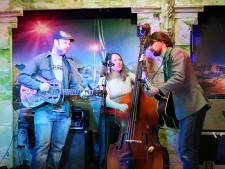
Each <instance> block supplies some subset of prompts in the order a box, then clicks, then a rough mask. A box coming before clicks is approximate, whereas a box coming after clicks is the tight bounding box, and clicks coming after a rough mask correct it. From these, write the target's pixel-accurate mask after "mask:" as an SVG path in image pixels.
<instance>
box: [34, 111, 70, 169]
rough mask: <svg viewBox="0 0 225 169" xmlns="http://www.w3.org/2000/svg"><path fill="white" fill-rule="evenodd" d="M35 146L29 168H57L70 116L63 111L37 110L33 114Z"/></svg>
mask: <svg viewBox="0 0 225 169" xmlns="http://www.w3.org/2000/svg"><path fill="white" fill-rule="evenodd" d="M34 125H35V147H34V151H33V157H32V161H31V166H30V168H31V169H46V168H51V169H57V168H58V165H59V162H60V159H61V155H62V148H63V147H64V144H65V141H66V137H67V135H68V132H69V128H70V125H71V118H70V117H69V118H67V117H66V115H65V113H57V112H54V113H52V112H47V111H39V112H36V113H35V115H34Z"/></svg>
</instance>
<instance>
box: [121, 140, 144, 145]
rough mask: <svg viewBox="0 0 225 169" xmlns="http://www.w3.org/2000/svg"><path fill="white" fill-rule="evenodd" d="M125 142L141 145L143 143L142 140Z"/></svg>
mask: <svg viewBox="0 0 225 169" xmlns="http://www.w3.org/2000/svg"><path fill="white" fill-rule="evenodd" d="M125 142H128V143H139V144H141V143H142V141H141V140H125Z"/></svg>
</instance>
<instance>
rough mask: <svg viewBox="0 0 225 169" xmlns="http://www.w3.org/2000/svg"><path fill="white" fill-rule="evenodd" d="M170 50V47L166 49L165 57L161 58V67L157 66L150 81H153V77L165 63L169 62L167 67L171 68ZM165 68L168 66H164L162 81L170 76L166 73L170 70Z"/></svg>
mask: <svg viewBox="0 0 225 169" xmlns="http://www.w3.org/2000/svg"><path fill="white" fill-rule="evenodd" d="M172 50H173V48H170V47H169V48H167V50H166V53H165V56H164V58H163V61H162V63H161V65H160V66H159V68H158V69H157V71H156V72H155V73H154V74H153V76H152V77H151V78H150V81H151V80H153V79H154V77H155V76H156V75H157V74H158V72H159V70H160V68H161V67H162V65H164V64H165V63H166V61H169V67H171V61H170V54H171V52H172ZM167 66H168V65H167V64H165V65H164V81H167V80H168V78H169V77H170V76H171V73H169V72H168V73H167V71H168V70H171V69H168V67H167ZM165 67H166V68H165ZM169 75H170V76H169Z"/></svg>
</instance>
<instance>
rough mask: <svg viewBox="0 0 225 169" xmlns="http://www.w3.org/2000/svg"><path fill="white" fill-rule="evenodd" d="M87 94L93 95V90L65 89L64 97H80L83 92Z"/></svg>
mask: <svg viewBox="0 0 225 169" xmlns="http://www.w3.org/2000/svg"><path fill="white" fill-rule="evenodd" d="M83 91H84V92H85V93H86V94H88V95H93V93H94V91H93V90H82V89H79V90H77V89H63V90H62V94H63V95H80V94H81V93H82V92H83Z"/></svg>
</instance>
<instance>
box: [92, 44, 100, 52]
mask: <svg viewBox="0 0 225 169" xmlns="http://www.w3.org/2000/svg"><path fill="white" fill-rule="evenodd" d="M90 48H91V50H92V51H95V52H96V51H99V45H98V44H91V46H90Z"/></svg>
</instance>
